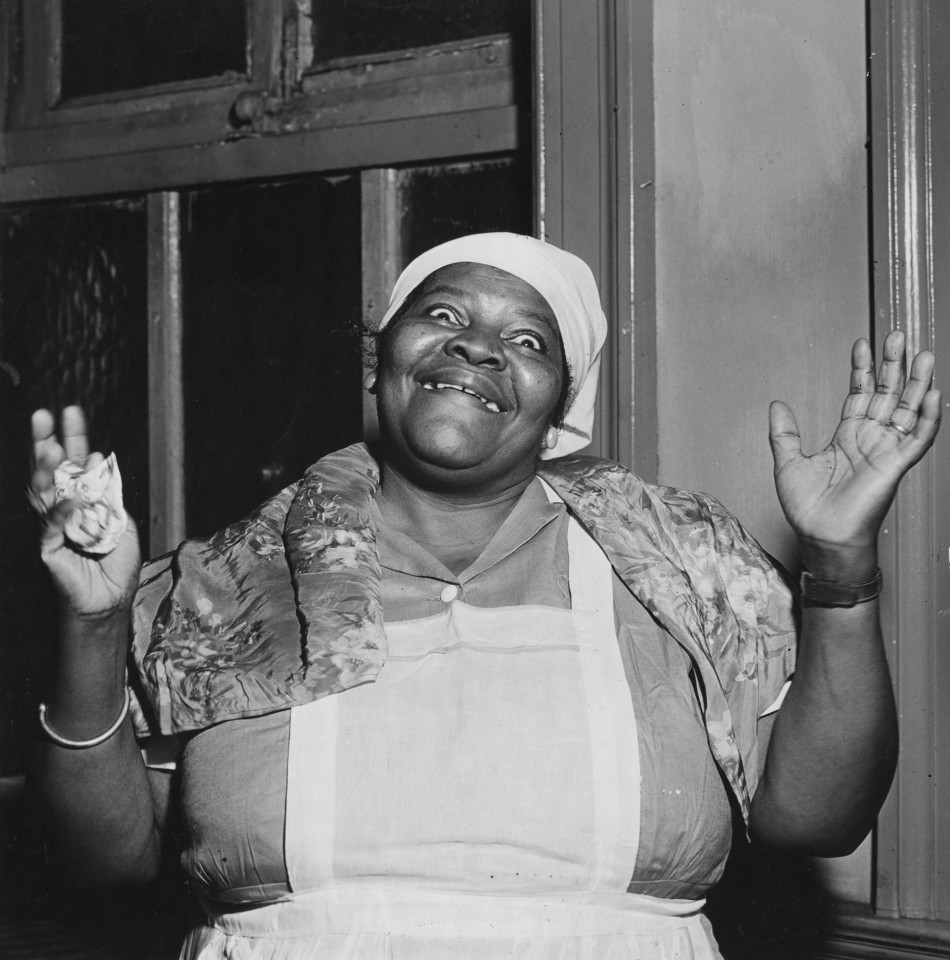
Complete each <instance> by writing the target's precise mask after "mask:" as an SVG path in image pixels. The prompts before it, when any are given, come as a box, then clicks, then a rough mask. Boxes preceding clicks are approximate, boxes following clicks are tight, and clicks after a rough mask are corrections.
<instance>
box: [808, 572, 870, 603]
mask: <svg viewBox="0 0 950 960" xmlns="http://www.w3.org/2000/svg"><path fill="white" fill-rule="evenodd" d="M882 583H883V577H882V576H881V570H880V568H878V569H877V570H876V571H875V572H874V576H873V577H872V578H871V579H870V580H868V581H867V582H866V583H839V582H838V581H837V580H819V579H818V577H813V576H812V575H811V574H810V573H809V572H808V571H807V570H802V576H801V594H802V605H803V606H806V607H854V606H857V604H859V603H867V602H868V601H869V600H874V599H875V598H876V597H877V596H879V595H880V592H881V584H882Z"/></svg>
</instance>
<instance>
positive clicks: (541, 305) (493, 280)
mask: <svg viewBox="0 0 950 960" xmlns="http://www.w3.org/2000/svg"><path fill="white" fill-rule="evenodd" d="M436 290H443V291H445V290H454V291H457V292H458V293H459V294H462V295H465V296H468V297H473V298H477V297H491V298H503V299H505V300H508V301H509V302H510V303H511V304H512V305H513V306H516V307H518V308H520V309H523V310H527V311H530V312H532V313H537V314H540V315H541V316H543V317H544V318H545V319H547V320H549V321H550V322H551V323H552V324H553V325H554V326H555V327H556V326H557V318H556V317H555V315H554V311H553V310H552V309H551V306H550V304H549V303H548V302H547V300H546V299H545V298H544V297H543V296H542V295H541V294H540V293H539V292H538V291H537V290H536V289H535V288H534V287H532V286H531V284H530V283H528V282H527V281H526V280H522V279H521V277H517V276H515V275H514V274H513V273H509V272H508V271H507V270H502V269H501V268H500V267H492V266H489V265H488V264H485V263H450V264H449V265H448V266H445V267H440V268H439V269H438V270H436V271H434V272H433V273H430V274H429V276H428V277H426V278H425V280H423V281H422V283H421V284H419V286H418V287H417V288H416V297H414V299H416V298H418V297H423V296H426V295H427V294H429V293H432V292H434V291H436Z"/></svg>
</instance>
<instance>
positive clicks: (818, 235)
mask: <svg viewBox="0 0 950 960" xmlns="http://www.w3.org/2000/svg"><path fill="white" fill-rule="evenodd" d="M655 17H656V23H655V34H654V43H655V56H654V70H655V91H656V102H655V110H656V154H657V156H656V164H657V167H656V191H657V206H656V230H657V234H656V243H657V251H656V259H657V380H658V386H657V398H658V399H657V403H658V418H659V423H658V431H659V476H660V480H661V481H662V482H664V483H670V484H673V485H675V486H680V487H689V488H693V489H700V490H705V491H707V492H709V493H711V494H713V495H715V496H717V497H718V498H719V499H721V500H722V501H723V502H724V503H725V504H726V506H727V507H729V508H730V509H732V510H733V511H734V512H735V513H737V514H738V515H739V516H740V518H741V519H742V520H743V521H744V522H745V524H746V525H747V526H748V527H749V528H750V529H751V531H752V532H753V533H754V534H755V535H756V536H758V537H759V539H760V540H761V541H762V542H763V543H764V545H765V547H766V548H767V549H768V550H770V551H771V552H772V553H774V554H775V555H777V556H778V557H779V559H781V560H782V561H783V562H785V563H787V564H790V565H792V566H794V564H795V562H796V557H795V545H794V543H793V538H792V537H791V535H790V533H789V532H788V528H787V524H786V523H785V520H784V517H783V515H782V513H781V510H780V508H779V506H778V503H777V501H776V498H775V493H774V487H773V483H772V462H771V454H770V451H769V445H768V405H769V402H770V401H771V400H772V399H784V400H786V401H788V402H790V403H791V404H792V406H793V409H794V410H795V412H796V414H797V416H798V419H799V424H800V426H801V429H802V436H803V439H804V445H805V447H806V449H807V450H814V449H816V448H818V447H820V446H823V445H824V444H825V443H826V442H827V440H828V438H829V436H830V433H831V431H832V430H833V428H834V426H835V424H836V422H837V418H838V415H839V413H840V409H841V402H842V400H843V398H844V395H845V393H846V391H847V389H848V366H849V351H850V346H851V344H852V342H853V341H854V340H855V339H856V338H858V337H860V336H867V335H868V334H869V332H870V319H869V296H868V291H869V277H868V263H867V260H868V257H867V253H868V228H867V194H866V182H867V157H866V150H865V138H866V122H865V99H866V98H865V89H864V84H865V62H864V58H865V33H864V30H865V23H864V4H863V2H861V0H838V2H835V3H828V2H827V0H799V2H797V3H787V2H783V0H760V2H757V3H754V4H750V3H747V2H744V0H713V2H710V0H658V2H657V3H656V5H655ZM869 858H870V852H869V849H868V847H865V848H864V849H863V850H862V851H861V852H860V854H859V855H858V862H857V864H855V862H854V861H853V860H852V861H851V862H849V863H848V864H846V865H844V867H842V868H841V869H839V873H838V876H837V877H835V876H834V871H835V866H834V865H831V866H829V868H828V869H829V871H830V872H831V873H832V879H831V883H832V886H836V889H837V890H838V892H839V893H840V894H841V895H843V896H845V897H846V898H848V899H859V900H866V899H867V898H868V896H869V874H870V862H869Z"/></svg>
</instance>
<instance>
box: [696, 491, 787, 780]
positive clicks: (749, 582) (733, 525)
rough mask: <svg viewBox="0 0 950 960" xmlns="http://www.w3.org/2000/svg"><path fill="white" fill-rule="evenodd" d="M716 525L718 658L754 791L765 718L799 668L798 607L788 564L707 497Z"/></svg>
mask: <svg viewBox="0 0 950 960" xmlns="http://www.w3.org/2000/svg"><path fill="white" fill-rule="evenodd" d="M702 499H703V501H704V504H705V507H706V510H707V511H708V517H709V519H710V521H711V524H712V532H713V545H714V550H715V555H716V567H717V570H718V574H719V578H720V589H721V591H722V597H721V599H720V601H719V606H720V611H721V619H722V626H721V629H720V631H719V635H718V636H717V638H716V639H717V641H718V642H717V643H716V644H715V645H714V646H713V648H712V649H713V654H714V662H715V669H716V672H717V675H718V677H719V680H720V683H721V686H722V690H723V693H724V694H725V697H726V701H727V703H728V706H729V711H730V713H731V715H732V725H733V731H734V736H735V738H736V741H737V744H738V747H739V752H740V755H741V757H742V761H743V767H744V770H745V775H746V781H747V786H748V790H749V796H750V797H751V796H752V795H754V793H755V788H756V786H757V783H758V778H759V770H760V768H761V766H762V763H761V760H762V759H763V758H762V757H760V755H759V754H760V750H764V749H765V747H766V745H767V744H760V742H759V737H758V726H759V719H760V717H762V716H763V714H765V713H767V712H769V711H770V710H771V708H773V707H774V706H775V704H776V702H779V703H780V700H779V698H780V697H781V696H782V693H783V690H784V689H785V687H786V684H787V682H788V681H789V679H790V678H791V676H792V674H793V673H794V671H795V657H796V650H797V638H798V609H797V600H796V594H795V591H794V590H793V589H792V586H791V580H790V577H789V576H788V574H787V573H786V571H785V570H784V569H783V568H782V566H781V565H780V564H779V563H778V562H777V561H776V560H774V559H773V558H772V557H770V556H769V555H768V554H767V553H766V552H765V550H763V549H762V547H761V546H760V545H759V544H758V542H757V541H756V540H755V539H754V538H753V537H752V536H751V535H750V534H749V533H748V532H747V531H746V530H745V529H744V528H743V527H742V525H741V524H740V523H739V521H738V520H736V519H735V517H733V516H732V515H731V514H730V513H729V512H728V511H726V510H725V508H724V507H723V506H722V505H721V504H719V503H718V502H717V501H715V500H714V499H712V498H711V497H703V498H702Z"/></svg>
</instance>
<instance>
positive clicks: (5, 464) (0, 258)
mask: <svg viewBox="0 0 950 960" xmlns="http://www.w3.org/2000/svg"><path fill="white" fill-rule="evenodd" d="M146 271H147V260H146V232H145V211H144V205H143V204H142V203H141V202H140V201H137V200H136V201H130V202H110V203H95V204H84V205H56V206H37V207H32V208H28V209H23V210H20V211H17V212H5V213H3V214H2V215H0V450H2V456H0V522H2V532H0V624H2V643H0V678H2V686H0V773H2V772H5V768H7V767H9V766H13V767H15V766H16V765H17V764H18V763H20V762H22V759H23V753H24V751H25V747H26V745H27V743H28V741H29V735H30V733H31V732H32V729H33V726H32V724H33V712H32V711H33V709H34V708H35V703H36V701H37V700H38V699H40V696H39V695H38V694H39V683H40V677H41V671H42V669H43V668H44V667H45V665H46V664H47V663H48V658H49V654H50V649H49V639H50V637H51V635H52V633H51V631H52V626H53V624H52V620H51V613H50V611H51V605H50V602H49V595H48V593H47V586H46V580H45V578H44V575H43V570H42V567H41V564H40V561H39V558H38V556H37V553H36V530H35V526H34V522H33V518H32V516H31V515H30V512H29V511H28V509H27V505H26V500H25V497H24V487H25V483H26V480H27V476H28V469H29V449H30V427H29V423H30V413H31V412H32V411H33V410H34V409H35V408H36V407H38V406H46V407H51V408H52V409H54V410H61V409H62V408H63V406H66V405H68V404H70V403H80V404H82V405H83V406H84V407H85V409H86V412H87V415H88V417H89V425H90V431H91V439H92V443H93V448H94V449H100V450H104V451H109V450H113V449H114V450H116V452H117V453H118V456H119V463H120V466H121V469H122V479H123V487H124V494H125V503H126V507H127V508H128V510H129V512H130V513H131V514H132V516H133V517H135V519H136V520H138V521H139V529H140V531H141V532H142V535H143V540H145V541H146V542H145V543H144V545H143V549H144V551H147V549H148V544H147V527H148V524H147V522H146V521H147V518H148V366H147V336H148V329H147V284H146V277H147V272H146Z"/></svg>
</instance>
